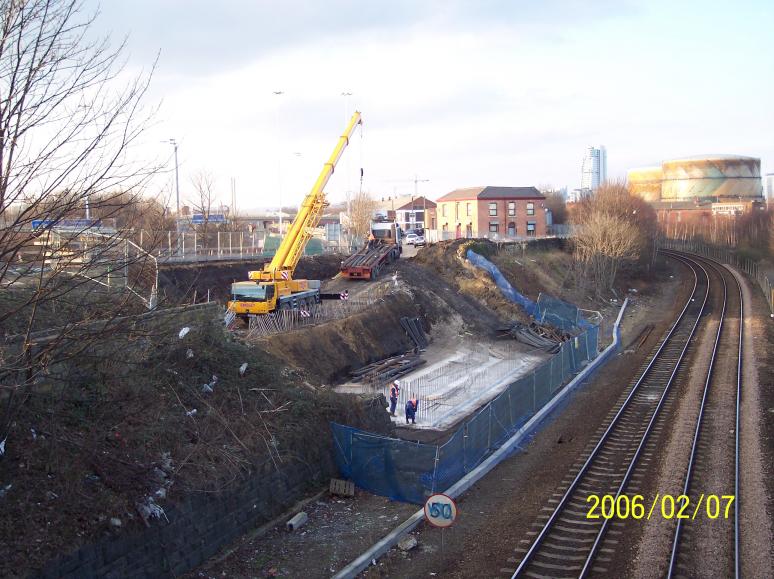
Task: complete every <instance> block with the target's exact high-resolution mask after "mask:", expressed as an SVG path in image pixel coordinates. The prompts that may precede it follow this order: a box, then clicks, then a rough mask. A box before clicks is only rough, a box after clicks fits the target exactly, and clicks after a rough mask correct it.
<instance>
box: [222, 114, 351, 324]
mask: <svg viewBox="0 0 774 579" xmlns="http://www.w3.org/2000/svg"><path fill="white" fill-rule="evenodd" d="M360 124H362V119H361V117H360V112H359V111H355V113H354V114H353V115H352V118H351V119H350V121H349V124H348V125H347V127H346V129H345V130H344V134H342V135H341V137H340V138H339V142H338V143H337V144H336V147H335V148H334V149H333V153H331V156H330V157H329V158H328V161H327V162H326V163H325V165H324V166H323V169H322V171H321V172H320V175H319V177H317V181H316V182H315V184H314V186H313V187H312V189H311V191H309V194H308V195H307V196H306V197H305V198H304V202H303V203H302V204H301V208H300V209H299V211H298V215H296V218H295V219H294V220H293V223H292V224H291V226H290V229H289V230H288V232H287V234H286V235H285V237H284V238H283V239H282V243H281V244H280V246H279V248H278V249H277V252H276V253H275V254H274V257H273V258H272V260H271V262H269V263H267V264H266V265H264V267H263V269H261V270H258V271H250V272H248V274H247V277H248V279H249V280H250V281H240V282H236V283H234V284H232V285H231V295H232V299H231V300H230V301H229V302H228V308H229V310H231V311H233V312H234V313H235V314H236V315H237V316H241V317H246V316H247V315H250V314H268V313H271V312H274V311H276V310H278V309H301V308H308V307H309V306H311V305H312V304H314V303H319V301H320V282H319V281H318V280H306V279H294V278H293V274H294V273H295V271H296V266H297V265H298V260H299V259H301V255H303V253H304V248H305V247H306V243H307V242H308V241H309V239H310V238H311V237H312V230H313V229H314V228H315V227H317V225H318V224H319V223H320V218H321V217H322V212H323V208H325V207H326V206H327V205H328V203H327V202H326V201H325V186H326V185H327V184H328V180H329V179H330V178H331V175H333V171H334V169H335V168H336V164H337V163H338V162H339V159H340V158H341V155H342V154H343V153H344V149H346V148H347V145H348V144H349V139H350V137H351V136H352V133H354V132H355V128H356V127H357V125H360Z"/></svg>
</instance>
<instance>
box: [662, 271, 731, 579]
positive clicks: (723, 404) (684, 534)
mask: <svg viewBox="0 0 774 579" xmlns="http://www.w3.org/2000/svg"><path fill="white" fill-rule="evenodd" d="M693 259H697V261H700V262H702V263H704V264H705V267H706V268H707V270H708V271H709V272H710V274H711V275H713V276H715V277H716V278H717V279H718V280H719V284H718V285H719V286H720V287H722V292H723V302H722V315H721V318H720V322H719V325H718V329H717V332H716V335H715V341H714V344H713V351H712V361H711V363H710V366H709V369H708V372H707V376H706V379H705V382H704V391H703V393H702V401H701V406H700V408H699V413H698V416H697V419H696V425H695V428H694V436H693V441H692V444H691V453H690V458H689V461H688V467H687V469H686V476H685V483H684V485H683V495H686V496H688V497H690V500H691V501H692V503H693V504H692V505H691V509H690V511H691V512H693V511H696V512H699V511H700V509H701V507H702V503H704V505H705V506H704V512H702V513H701V514H700V516H699V517H696V518H693V517H691V518H687V519H677V523H676V527H675V534H674V538H673V540H672V552H671V556H670V561H669V567H668V577H670V578H671V577H695V576H704V577H708V576H722V577H731V576H733V577H739V576H740V572H741V561H740V553H739V517H738V513H739V426H740V422H739V419H740V415H739V409H740V402H741V392H742V390H741V388H742V359H743V358H742V342H743V338H744V300H743V298H742V287H741V285H740V284H739V281H738V280H737V278H736V277H735V276H734V275H733V274H731V272H729V271H728V270H727V269H726V268H725V267H723V266H722V265H720V264H717V263H716V262H714V261H711V260H707V259H698V258H693ZM721 352H722V353H724V354H725V355H720V353H721ZM713 497H717V498H713ZM722 497H734V502H729V500H728V499H723V498H722ZM694 505H695V507H694ZM727 507H728V508H727ZM731 513H733V514H732V515H731V516H727V515H728V514H731ZM713 515H714V516H713Z"/></svg>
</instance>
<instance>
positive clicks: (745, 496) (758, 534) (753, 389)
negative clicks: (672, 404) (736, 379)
mask: <svg viewBox="0 0 774 579" xmlns="http://www.w3.org/2000/svg"><path fill="white" fill-rule="evenodd" d="M734 275H736V277H737V279H739V280H740V282H741V283H742V292H743V294H744V302H745V308H746V313H745V316H746V319H745V324H744V331H745V335H744V344H743V348H744V364H745V366H744V390H743V394H742V425H741V429H740V430H741V432H740V434H741V437H742V438H741V453H742V456H741V465H742V471H741V474H740V477H741V495H742V496H741V497H740V505H741V506H740V511H739V514H740V520H739V524H740V526H741V529H742V536H741V545H740V549H741V552H742V576H743V577H774V555H773V554H772V549H774V537H773V536H772V511H771V505H772V500H774V497H772V496H771V492H772V478H771V477H772V472H771V468H772V466H771V463H770V462H769V461H768V460H766V454H765V453H766V452H767V451H768V452H769V453H771V452H772V448H771V447H770V446H769V447H767V446H766V444H767V443H766V439H765V438H764V436H765V431H766V425H767V422H768V426H769V427H771V423H772V422H774V408H770V409H767V408H766V406H765V404H764V403H763V401H764V400H766V399H767V398H768V399H769V400H771V396H772V388H774V385H772V383H771V382H762V381H759V375H758V366H759V364H760V363H761V361H768V360H769V359H770V357H771V353H770V352H771V342H770V341H769V339H768V333H767V329H768V330H769V333H770V328H767V327H770V326H771V324H772V323H774V321H772V320H771V319H770V318H769V311H768V306H767V305H766V303H765V302H764V301H763V299H762V297H761V295H760V291H759V290H758V288H757V287H751V286H750V283H749V282H748V281H747V279H746V278H745V277H743V276H742V275H741V274H739V272H736V271H735V272H734ZM767 485H769V487H768V488H767Z"/></svg>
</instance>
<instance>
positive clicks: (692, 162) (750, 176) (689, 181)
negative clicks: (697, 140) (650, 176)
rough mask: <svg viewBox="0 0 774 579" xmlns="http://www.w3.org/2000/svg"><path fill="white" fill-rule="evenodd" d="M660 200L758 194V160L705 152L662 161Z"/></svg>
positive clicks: (751, 196)
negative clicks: (706, 153)
mask: <svg viewBox="0 0 774 579" xmlns="http://www.w3.org/2000/svg"><path fill="white" fill-rule="evenodd" d="M662 170H663V182H662V184H661V199H662V201H671V200H689V199H694V198H697V197H698V198H707V197H744V198H756V197H761V195H762V188H761V160H760V159H756V158H754V157H742V156H740V155H704V156H697V157H687V158H685V159H674V160H671V161H664V163H663V165H662Z"/></svg>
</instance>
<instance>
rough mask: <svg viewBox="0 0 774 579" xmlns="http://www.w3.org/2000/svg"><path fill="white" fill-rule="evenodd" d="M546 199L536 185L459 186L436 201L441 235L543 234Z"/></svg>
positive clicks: (493, 236)
mask: <svg viewBox="0 0 774 579" xmlns="http://www.w3.org/2000/svg"><path fill="white" fill-rule="evenodd" d="M545 200H546V198H545V196H544V195H543V194H541V193H540V191H538V190H537V189H535V188H534V187H491V186H487V187H469V188H466V189H455V190H454V191H452V192H451V193H447V194H446V195H444V196H443V197H441V198H440V199H438V200H437V201H436V204H437V207H436V215H437V223H438V239H455V238H460V237H489V238H490V239H508V238H513V237H542V236H544V235H546V209H545Z"/></svg>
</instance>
